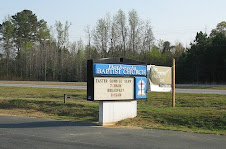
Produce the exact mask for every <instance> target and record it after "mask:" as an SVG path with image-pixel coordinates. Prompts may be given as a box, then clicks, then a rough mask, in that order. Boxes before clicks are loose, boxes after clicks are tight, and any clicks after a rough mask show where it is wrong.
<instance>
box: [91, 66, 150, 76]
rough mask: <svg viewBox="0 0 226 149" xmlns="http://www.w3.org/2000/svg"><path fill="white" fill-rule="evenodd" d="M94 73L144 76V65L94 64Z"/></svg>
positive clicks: (145, 69)
mask: <svg viewBox="0 0 226 149" xmlns="http://www.w3.org/2000/svg"><path fill="white" fill-rule="evenodd" d="M93 73H94V75H128V76H129V75H132V76H146V75H147V68H146V66H145V65H123V64H99V63H95V64H94V72H93Z"/></svg>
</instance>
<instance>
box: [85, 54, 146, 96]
mask: <svg viewBox="0 0 226 149" xmlns="http://www.w3.org/2000/svg"><path fill="white" fill-rule="evenodd" d="M146 77H147V67H146V64H145V63H142V62H137V61H133V60H129V59H122V58H120V59H119V58H113V59H103V60H88V61H87V87H88V88H87V100H135V99H146V98H147V87H146V82H147V78H146Z"/></svg>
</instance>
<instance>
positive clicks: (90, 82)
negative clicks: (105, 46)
mask: <svg viewBox="0 0 226 149" xmlns="http://www.w3.org/2000/svg"><path fill="white" fill-rule="evenodd" d="M94 64H98V65H99V64H109V65H111V64H112V65H123V66H134V67H136V66H138V65H141V66H144V67H145V69H146V72H145V73H144V74H142V75H139V74H138V75H133V74H128V75H125V74H122V75H116V74H96V73H94ZM94 77H127V78H131V77H133V78H135V77H147V64H146V63H144V62H140V61H135V60H131V59H126V58H104V59H99V60H93V59H91V60H87V100H88V101H109V100H95V99H94ZM134 88H135V79H134ZM139 99H146V98H139ZM123 100H125V101H128V100H136V98H135V91H134V98H133V99H123ZM123 100H121V99H120V100H112V101H123Z"/></svg>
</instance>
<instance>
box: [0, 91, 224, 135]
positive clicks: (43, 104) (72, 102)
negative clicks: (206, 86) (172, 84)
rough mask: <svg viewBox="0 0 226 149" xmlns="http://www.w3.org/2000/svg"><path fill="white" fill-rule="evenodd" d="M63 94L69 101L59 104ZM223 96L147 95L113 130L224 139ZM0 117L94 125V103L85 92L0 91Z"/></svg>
mask: <svg viewBox="0 0 226 149" xmlns="http://www.w3.org/2000/svg"><path fill="white" fill-rule="evenodd" d="M63 94H67V95H68V96H69V97H70V98H69V99H68V100H67V104H63ZM225 97H226V96H225V95H211V94H208V95H206V94H179V93H178V94H176V107H175V108H171V107H169V105H170V100H171V94H170V93H153V92H151V93H148V99H147V100H140V101H138V116H137V117H136V118H133V119H126V120H123V121H120V122H118V123H117V124H116V125H117V126H129V127H142V128H157V129H169V130H181V131H192V132H202V133H214V134H224V135H226V126H225V124H226V98H225ZM0 114H6V115H7V114H8V115H23V116H35V117H48V118H54V119H62V120H72V121H89V122H97V121H98V102H88V101H86V91H85V90H64V89H42V88H17V87H0Z"/></svg>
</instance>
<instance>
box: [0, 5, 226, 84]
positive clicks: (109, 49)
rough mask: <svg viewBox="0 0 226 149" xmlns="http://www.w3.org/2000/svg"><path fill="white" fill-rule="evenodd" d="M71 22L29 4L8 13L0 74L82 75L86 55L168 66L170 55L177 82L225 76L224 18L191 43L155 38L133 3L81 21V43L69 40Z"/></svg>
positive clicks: (0, 39) (2, 28)
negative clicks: (41, 15) (40, 14)
mask: <svg viewBox="0 0 226 149" xmlns="http://www.w3.org/2000/svg"><path fill="white" fill-rule="evenodd" d="M70 26H71V24H70V23H69V22H67V21H66V22H65V23H62V22H60V21H56V22H55V24H54V26H50V27H49V26H48V25H47V22H46V21H45V20H43V19H41V20H38V18H37V16H36V15H35V14H34V13H33V12H32V11H31V10H23V11H21V12H18V13H16V14H15V15H13V16H9V17H7V18H6V19H5V20H4V21H3V22H2V23H1V24H0V79H2V80H40V81H86V74H87V72H86V61H87V59H99V58H106V57H125V58H130V59H135V60H139V61H143V62H146V63H147V64H155V65H162V66H171V63H172V58H175V59H176V61H177V67H176V68H177V78H176V79H177V80H176V81H177V82H180V83H185V82H186V83H192V82H217V83H221V82H225V78H224V77H223V76H224V75H225V63H226V60H225V45H226V37H225V29H226V25H225V22H221V23H219V24H218V25H217V27H216V29H213V30H212V32H211V34H210V35H209V36H208V35H207V34H205V33H202V32H200V33H197V36H196V38H195V40H194V42H192V43H191V47H190V48H184V47H183V46H182V44H181V43H179V42H178V43H176V44H175V45H171V43H170V42H168V41H163V40H158V41H157V42H156V39H155V38H154V35H153V32H152V27H151V23H150V21H148V20H142V19H141V18H140V17H139V14H138V13H137V11H136V10H134V9H133V10H131V11H129V12H128V14H126V13H125V12H123V11H122V10H118V12H117V13H116V14H115V15H110V14H106V15H105V16H104V17H103V18H101V19H98V20H97V22H96V25H95V26H94V27H90V26H86V27H85V34H86V35H87V37H86V40H85V41H86V43H84V42H83V41H82V40H81V39H80V40H78V41H75V42H73V43H71V42H69V28H70ZM210 59H211V62H210ZM207 72H208V73H207ZM209 73H210V74H209Z"/></svg>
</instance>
